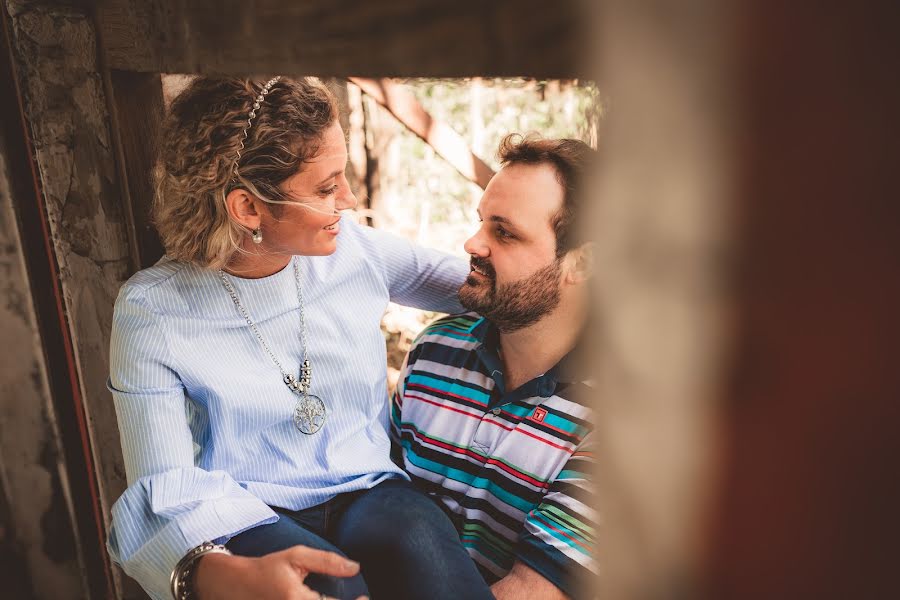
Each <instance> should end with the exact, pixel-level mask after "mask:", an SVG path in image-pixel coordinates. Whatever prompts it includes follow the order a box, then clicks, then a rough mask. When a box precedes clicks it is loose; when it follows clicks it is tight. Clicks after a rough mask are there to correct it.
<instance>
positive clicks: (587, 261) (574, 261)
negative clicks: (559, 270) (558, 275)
mask: <svg viewBox="0 0 900 600" xmlns="http://www.w3.org/2000/svg"><path fill="white" fill-rule="evenodd" d="M563 261H564V270H565V281H566V283H569V284H573V285H575V284H579V283H584V282H585V281H587V280H588V279H589V278H590V277H591V273H592V272H593V269H594V243H593V242H586V243H584V244H582V245H580V246H578V247H577V248H573V249H572V250H569V251H568V252H567V253H566V256H565V258H564V259H563Z"/></svg>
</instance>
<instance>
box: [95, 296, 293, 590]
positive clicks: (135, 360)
mask: <svg viewBox="0 0 900 600" xmlns="http://www.w3.org/2000/svg"><path fill="white" fill-rule="evenodd" d="M173 363H174V360H173V357H172V354H171V352H170V351H169V348H168V346H167V342H166V338H165V334H164V331H163V330H162V327H161V326H160V324H159V322H158V317H157V315H156V314H155V312H154V311H153V310H152V309H151V307H150V305H149V303H148V302H147V300H146V299H145V298H144V297H143V294H142V292H141V291H140V289H139V288H135V287H132V286H129V285H128V284H126V286H125V287H124V288H123V290H122V292H120V295H119V298H118V300H117V301H116V307H115V312H114V316H113V328H112V336H111V341H110V378H109V382H108V386H109V389H110V391H111V392H112V396H113V401H114V403H115V409H116V416H117V419H118V423H119V432H120V437H121V442H122V454H123V458H124V461H125V470H126V475H127V478H128V488H127V489H126V490H125V492H124V493H123V494H122V496H121V497H120V498H119V499H118V500H117V501H116V502H115V504H114V505H113V507H112V510H111V512H112V523H111V525H110V529H109V538H108V540H107V549H108V551H109V553H110V556H111V557H112V559H113V560H114V561H115V562H116V563H118V564H119V565H121V566H122V568H123V569H124V571H125V572H126V573H127V574H128V575H129V576H131V577H132V578H134V579H135V580H137V582H138V583H140V584H141V586H142V587H143V588H144V590H146V591H147V593H148V594H149V595H150V596H151V597H152V598H158V599H168V598H169V597H170V593H169V589H168V585H169V576H170V574H171V572H172V569H174V567H175V564H176V563H177V562H178V561H179V560H180V559H181V557H182V556H184V555H185V554H186V553H187V551H188V550H190V549H191V548H193V547H195V546H197V545H199V544H200V543H202V542H204V541H218V542H220V543H221V542H224V541H226V540H228V539H230V538H231V537H232V536H234V535H236V534H238V533H240V532H241V531H244V530H246V529H250V528H251V527H255V526H257V525H262V524H264V523H271V522H274V521H276V520H278V517H277V515H276V514H275V513H274V512H273V511H272V509H270V508H269V507H268V506H267V505H266V504H265V503H264V502H262V501H261V500H259V499H258V498H256V497H255V496H253V495H252V494H250V493H249V492H247V491H246V490H245V489H244V488H242V487H241V486H240V485H239V484H238V483H237V482H235V481H234V480H233V479H232V478H231V477H230V476H229V475H228V474H227V473H225V472H223V471H206V470H203V469H200V468H197V467H195V466H194V442H193V437H192V435H191V431H190V427H189V425H188V418H187V416H186V414H187V413H186V402H185V393H184V388H183V385H182V383H181V380H180V378H179V376H178V374H177V372H176V370H175V365H174V364H173Z"/></svg>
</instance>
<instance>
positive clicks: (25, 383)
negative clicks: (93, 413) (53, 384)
mask: <svg viewBox="0 0 900 600" xmlns="http://www.w3.org/2000/svg"><path fill="white" fill-rule="evenodd" d="M0 107H2V108H3V109H4V110H6V109H8V108H9V106H8V105H7V104H6V103H0ZM8 142H10V143H8ZM11 150H13V151H16V152H17V151H19V148H18V147H16V145H15V144H13V143H11V140H8V139H7V138H6V136H4V135H2V133H0V340H3V342H2V343H0V585H2V586H3V589H2V590H0V593H2V595H3V596H4V597H6V598H22V599H27V598H59V599H60V600H68V599H71V600H75V599H78V598H83V597H84V595H85V593H86V588H85V582H84V581H83V578H82V573H81V568H80V564H79V562H80V561H79V554H78V551H77V540H76V533H75V520H74V514H73V507H72V496H71V488H70V486H69V485H68V482H67V476H66V463H65V455H64V454H63V448H62V444H61V439H60V435H59V430H58V423H57V420H58V418H59V415H58V412H57V411H56V409H55V407H54V405H53V401H52V398H51V393H50V386H49V382H48V381H47V361H46V360H45V357H44V351H43V342H44V340H43V339H42V338H41V335H40V332H39V331H38V323H37V315H36V314H35V310H34V307H35V301H34V295H33V293H34V292H33V290H32V288H31V287H30V285H29V282H28V278H27V274H26V266H25V249H24V247H23V245H22V239H21V237H20V235H19V228H18V226H17V222H16V221H17V220H16V214H15V211H14V210H13V194H14V193H15V192H19V193H22V189H18V190H15V192H14V189H13V186H12V185H11V181H10V176H9V169H8V167H9V164H10V162H11V161H10V159H13V160H15V159H16V158H18V159H20V160H21V159H24V158H25V157H24V156H22V157H18V156H11ZM25 191H26V192H27V189H26V190H25Z"/></svg>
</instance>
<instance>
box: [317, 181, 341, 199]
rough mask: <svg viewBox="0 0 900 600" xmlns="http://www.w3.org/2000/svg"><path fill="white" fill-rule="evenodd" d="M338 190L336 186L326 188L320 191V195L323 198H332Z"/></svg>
mask: <svg viewBox="0 0 900 600" xmlns="http://www.w3.org/2000/svg"><path fill="white" fill-rule="evenodd" d="M337 190H338V186H337V185H336V184H335V185H333V186H331V187H329V188H325V189H324V190H320V191H319V193H320V194H322V195H323V196H330V195H332V194H333V193H335V192H336V191H337Z"/></svg>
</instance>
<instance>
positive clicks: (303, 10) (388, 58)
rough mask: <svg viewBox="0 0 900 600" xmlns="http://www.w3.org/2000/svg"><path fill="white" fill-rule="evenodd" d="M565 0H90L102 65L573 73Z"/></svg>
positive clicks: (577, 18) (578, 30)
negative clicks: (103, 57)
mask: <svg viewBox="0 0 900 600" xmlns="http://www.w3.org/2000/svg"><path fill="white" fill-rule="evenodd" d="M580 6H581V4H580V3H578V2H575V1H573V0H562V1H560V2H554V3H552V4H551V3H547V2H544V1H542V0H525V1H520V2H514V1H512V0H495V1H493V2H482V1H480V0H434V1H431V2H420V1H419V0H389V1H384V2H371V1H367V0H349V1H346V2H339V3H336V2H326V1H322V0H317V1H314V2H292V1H288V0H259V1H257V2H252V3H250V2H234V1H228V2H214V1H213V0H195V1H192V2H183V1H179V0H149V1H148V0H101V1H100V2H98V6H97V12H96V16H97V23H98V28H99V30H100V32H101V39H102V40H103V51H104V52H105V55H106V61H107V64H108V65H109V67H110V68H113V69H120V70H127V71H147V72H162V73H203V74H213V75H216V74H218V75H225V74H228V75H247V74H265V73H283V74H314V75H320V76H346V75H361V76H367V77H384V76H404V77H405V76H433V77H465V76H474V75H483V76H520V75H523V76H532V77H547V78H566V77H578V76H579V75H584V71H585V69H584V68H583V66H582V64H581V61H580V59H581V57H582V55H583V53H584V51H585V49H586V48H587V47H588V43H587V39H588V35H587V32H586V31H585V29H586V19H584V15H583V14H582V10H581V9H580V8H579V7H580Z"/></svg>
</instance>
